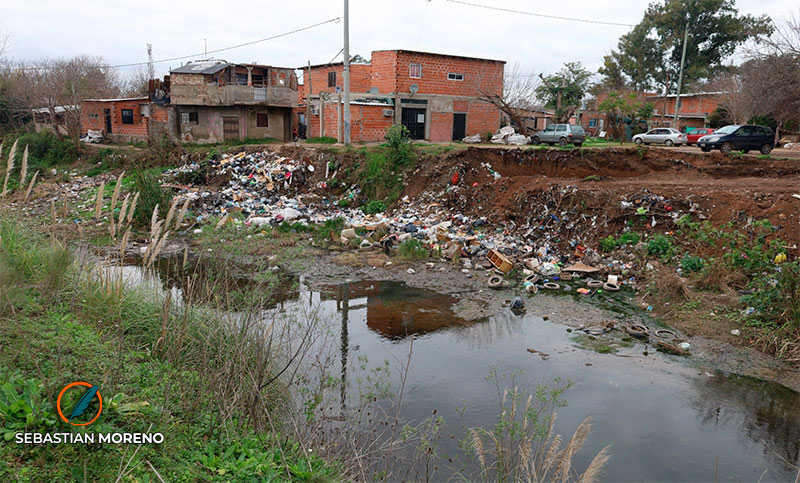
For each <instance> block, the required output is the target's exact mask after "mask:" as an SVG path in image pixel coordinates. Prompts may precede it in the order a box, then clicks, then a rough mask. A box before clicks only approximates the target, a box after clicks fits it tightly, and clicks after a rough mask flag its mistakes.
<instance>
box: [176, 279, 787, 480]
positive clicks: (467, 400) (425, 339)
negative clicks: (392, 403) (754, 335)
mask: <svg viewBox="0 0 800 483" xmlns="http://www.w3.org/2000/svg"><path fill="white" fill-rule="evenodd" d="M161 279H162V282H163V283H164V284H165V285H169V286H170V288H172V289H174V290H175V289H176V288H175V287H174V285H173V284H174V283H175V280H176V279H175V278H174V277H172V276H168V275H166V274H165V273H163V272H162V273H161ZM312 286H314V287H315V289H310V288H308V287H309V284H308V281H301V282H300V283H299V287H298V286H296V287H295V289H294V290H291V291H287V292H286V293H284V294H283V297H282V298H283V300H282V301H281V302H280V304H279V306H278V307H277V309H276V310H279V311H280V312H281V313H282V314H285V315H286V316H287V317H292V314H293V313H295V312H298V311H301V310H307V308H308V307H315V311H316V313H317V314H318V315H319V316H320V317H321V318H322V319H325V320H326V321H327V323H328V326H329V327H330V330H332V331H333V332H334V333H333V336H334V338H335V339H336V340H337V341H338V342H337V350H338V351H340V353H339V354H338V357H339V362H338V364H340V367H339V368H342V367H341V365H343V366H344V367H343V370H342V372H341V373H342V374H346V376H345V377H355V376H353V374H357V373H358V369H357V368H358V367H359V366H362V365H363V364H364V361H369V363H370V364H373V365H380V364H382V363H383V362H384V361H388V363H389V366H390V368H391V369H392V370H390V371H389V374H390V376H389V377H390V378H391V383H392V384H393V385H394V386H395V387H397V385H399V383H400V380H401V369H402V367H403V366H404V365H405V363H406V360H407V358H408V355H409V351H410V345H411V344H412V340H413V351H411V352H412V356H411V359H410V366H409V368H408V376H407V380H406V383H405V393H404V396H403V405H402V414H401V415H402V416H403V417H404V419H407V420H412V421H414V420H416V421H420V420H422V419H424V418H426V417H428V416H430V415H431V414H432V412H433V411H434V410H435V411H436V413H437V414H438V415H440V416H442V417H443V418H444V420H445V422H446V427H445V429H444V431H443V433H442V437H441V439H440V442H439V448H438V452H439V454H440V455H441V456H442V458H441V461H443V462H448V460H452V461H453V462H452V463H449V462H448V463H442V464H440V467H439V469H438V470H437V472H436V475H435V478H436V479H437V480H440V479H447V478H448V477H450V476H451V475H453V474H455V473H456V472H462V473H460V474H461V475H462V476H463V475H464V474H465V473H464V471H465V472H466V474H467V475H469V474H472V475H474V473H472V472H474V471H475V470H476V467H475V463H474V461H470V459H469V458H466V457H465V456H464V453H463V452H462V450H461V449H460V448H459V445H458V441H459V440H461V439H462V438H464V436H465V432H466V428H469V427H478V426H480V427H484V428H491V427H493V425H494V424H495V423H496V422H497V417H498V412H499V411H498V401H497V390H496V386H495V383H494V382H492V381H490V380H487V377H486V376H488V375H489V373H490V370H491V368H492V367H495V368H497V370H498V371H501V372H515V371H519V372H520V373H521V374H522V376H521V377H520V378H518V380H517V382H518V384H519V385H522V386H528V388H529V389H530V390H533V389H534V388H535V386H536V385H537V384H539V383H547V382H548V381H551V380H552V379H553V378H554V377H559V378H562V379H567V380H569V381H571V382H572V387H571V388H570V389H569V390H568V391H567V392H566V393H565V398H566V399H567V401H568V405H567V406H566V407H563V408H560V409H558V419H557V425H556V430H557V432H558V433H560V434H562V435H565V436H566V437H567V438H568V437H569V436H570V435H571V434H572V432H573V431H574V430H575V428H576V427H577V426H578V424H579V423H580V422H581V421H582V420H583V419H584V418H585V417H586V416H591V417H592V419H593V430H592V433H591V435H590V436H589V438H588V440H587V442H586V444H585V446H584V449H583V451H581V453H580V454H579V455H577V456H576V457H575V458H574V460H573V464H574V466H575V467H577V468H581V469H582V468H586V466H587V465H588V464H589V462H590V461H591V458H592V457H593V455H595V454H596V453H597V452H598V451H599V450H600V449H601V448H603V447H604V446H606V445H609V444H610V445H611V452H612V457H611V459H610V460H609V462H608V463H607V465H606V466H605V469H604V472H603V480H604V481H713V480H714V479H715V471H716V479H717V480H718V481H757V480H759V479H761V481H794V479H795V477H796V475H797V469H796V468H795V467H793V466H792V465H798V466H800V394H798V393H796V392H794V391H791V390H789V389H786V388H784V387H783V386H780V385H777V384H772V383H768V382H764V381H761V380H757V379H752V378H748V377H743V376H738V375H734V374H724V373H713V374H712V373H708V372H706V371H704V370H698V369H697V368H695V367H692V365H691V364H690V363H689V362H687V361H686V360H684V359H680V358H676V357H674V356H669V355H665V354H661V353H656V352H654V351H653V350H652V349H651V348H650V349H648V347H647V346H645V345H644V344H641V343H635V344H633V345H632V346H629V347H620V348H619V350H618V352H616V353H598V352H596V351H593V350H589V349H585V348H581V346H580V345H579V344H578V343H576V341H575V335H576V333H575V332H574V331H572V332H569V331H568V328H567V327H566V326H563V325H560V324H556V323H552V322H550V321H547V320H543V318H542V317H538V316H534V315H521V316H519V315H515V314H513V313H512V312H511V311H510V310H503V311H501V312H500V313H497V314H495V315H493V316H492V317H490V318H489V319H488V320H486V321H481V322H477V323H467V322H465V321H463V320H461V319H459V317H458V314H456V313H454V312H453V310H452V304H453V303H454V302H455V301H456V300H455V299H454V298H452V297H450V296H447V295H441V294H437V293H434V292H431V291H427V290H422V289H417V288H411V287H408V286H405V285H404V284H401V283H396V282H385V281H360V282H352V283H346V284H343V285H336V286H319V285H312ZM542 296H544V295H542ZM563 302H564V308H563V310H567V311H568V310H570V305H571V304H577V303H579V302H574V301H572V300H569V299H568V298H564V299H563ZM528 348H533V349H535V350H536V351H538V353H531V352H529V351H528ZM542 353H543V354H546V356H544V355H542ZM645 354H646V355H645ZM339 368H337V369H339ZM348 397H353V396H352V395H342V398H343V399H346V398H348ZM342 403H343V404H347V401H345V400H343V401H342ZM765 472H766V473H765Z"/></svg>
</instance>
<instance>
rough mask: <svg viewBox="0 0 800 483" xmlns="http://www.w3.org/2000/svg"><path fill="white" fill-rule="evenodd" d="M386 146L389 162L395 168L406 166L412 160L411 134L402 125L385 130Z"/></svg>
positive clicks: (394, 125)
mask: <svg viewBox="0 0 800 483" xmlns="http://www.w3.org/2000/svg"><path fill="white" fill-rule="evenodd" d="M385 137H386V145H387V146H388V147H389V160H390V161H391V162H392V164H394V165H395V166H408V165H409V164H411V162H412V160H413V158H412V155H413V151H412V146H411V132H409V130H408V128H407V127H405V126H404V125H402V124H393V125H392V126H391V127H390V128H389V129H387V130H386V136H385Z"/></svg>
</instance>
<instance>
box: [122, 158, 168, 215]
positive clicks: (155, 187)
mask: <svg viewBox="0 0 800 483" xmlns="http://www.w3.org/2000/svg"><path fill="white" fill-rule="evenodd" d="M132 180H133V185H132V187H131V189H132V191H134V192H137V193H139V200H138V201H137V203H136V209H135V210H134V212H133V221H134V223H135V224H136V225H137V226H139V227H148V226H150V220H151V218H152V216H153V211H154V210H155V209H156V207H158V216H159V218H161V219H164V218H166V216H167V212H168V211H169V207H170V205H171V204H172V191H171V190H168V189H164V188H162V187H161V183H160V182H159V181H158V177H157V176H156V175H155V174H153V173H152V172H149V171H145V170H137V171H135V172H134V173H133V177H132Z"/></svg>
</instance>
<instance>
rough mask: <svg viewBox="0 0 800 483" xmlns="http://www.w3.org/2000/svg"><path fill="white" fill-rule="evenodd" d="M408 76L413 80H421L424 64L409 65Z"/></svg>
mask: <svg viewBox="0 0 800 483" xmlns="http://www.w3.org/2000/svg"><path fill="white" fill-rule="evenodd" d="M408 76H409V77H411V78H412V79H421V78H422V64H408Z"/></svg>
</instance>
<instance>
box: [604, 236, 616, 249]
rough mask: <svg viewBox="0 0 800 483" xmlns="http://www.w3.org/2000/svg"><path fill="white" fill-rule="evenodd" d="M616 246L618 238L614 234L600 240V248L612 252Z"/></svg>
mask: <svg viewBox="0 0 800 483" xmlns="http://www.w3.org/2000/svg"><path fill="white" fill-rule="evenodd" d="M615 248H617V240H616V239H615V238H614V235H608V236H607V237H605V238H603V239H602V240H600V250H602V251H604V252H611V251H614V249H615Z"/></svg>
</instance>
